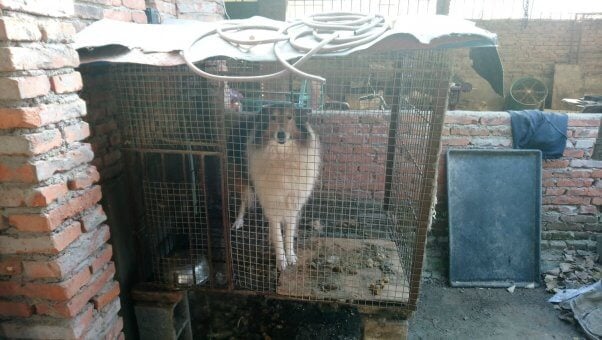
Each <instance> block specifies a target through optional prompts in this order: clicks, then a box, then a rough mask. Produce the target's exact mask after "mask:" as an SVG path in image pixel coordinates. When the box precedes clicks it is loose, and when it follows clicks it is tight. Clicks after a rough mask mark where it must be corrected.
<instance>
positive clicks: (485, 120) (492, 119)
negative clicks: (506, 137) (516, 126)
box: [479, 115, 510, 126]
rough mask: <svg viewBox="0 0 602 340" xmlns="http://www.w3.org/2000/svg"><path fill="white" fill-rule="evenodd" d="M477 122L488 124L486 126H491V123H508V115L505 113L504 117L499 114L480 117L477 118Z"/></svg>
mask: <svg viewBox="0 0 602 340" xmlns="http://www.w3.org/2000/svg"><path fill="white" fill-rule="evenodd" d="M479 123H480V124H481V125H488V126H492V125H510V115H505V116H504V117H501V116H497V117H487V116H484V117H481V119H479Z"/></svg>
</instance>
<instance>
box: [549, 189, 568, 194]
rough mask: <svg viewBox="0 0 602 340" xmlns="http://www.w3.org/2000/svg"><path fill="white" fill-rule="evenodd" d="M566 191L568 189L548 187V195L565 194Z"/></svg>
mask: <svg viewBox="0 0 602 340" xmlns="http://www.w3.org/2000/svg"><path fill="white" fill-rule="evenodd" d="M565 192H566V189H564V188H547V189H546V195H547V196H558V195H564V193H565Z"/></svg>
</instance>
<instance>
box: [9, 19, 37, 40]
mask: <svg viewBox="0 0 602 340" xmlns="http://www.w3.org/2000/svg"><path fill="white" fill-rule="evenodd" d="M41 37H42V34H41V33H40V30H39V29H38V27H37V25H36V24H35V22H32V21H27V20H24V19H21V18H11V17H3V18H1V19H0V40H11V41H37V40H40V38H41Z"/></svg>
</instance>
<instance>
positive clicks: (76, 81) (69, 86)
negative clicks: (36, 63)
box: [50, 72, 83, 93]
mask: <svg viewBox="0 0 602 340" xmlns="http://www.w3.org/2000/svg"><path fill="white" fill-rule="evenodd" d="M50 86H51V88H52V91H54V92H56V93H68V92H76V91H79V90H81V89H82V87H83V84H82V75H81V74H80V73H79V72H71V73H66V74H60V75H56V76H52V77H50Z"/></svg>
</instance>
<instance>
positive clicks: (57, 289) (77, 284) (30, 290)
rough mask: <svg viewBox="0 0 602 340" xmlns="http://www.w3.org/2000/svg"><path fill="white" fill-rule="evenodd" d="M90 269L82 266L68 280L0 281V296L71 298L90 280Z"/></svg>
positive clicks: (49, 298)
mask: <svg viewBox="0 0 602 340" xmlns="http://www.w3.org/2000/svg"><path fill="white" fill-rule="evenodd" d="M90 277H91V275H90V270H89V269H88V267H84V268H83V269H82V270H81V271H79V272H78V273H75V274H74V275H73V276H72V277H71V278H69V279H68V280H65V281H62V282H58V283H32V282H29V283H24V284H21V283H19V282H15V281H0V296H26V297H29V298H41V299H48V300H53V301H66V300H69V299H71V298H72V297H73V296H74V295H75V294H76V293H77V291H78V290H79V289H80V288H81V287H83V286H84V285H85V284H86V283H88V282H89V281H90Z"/></svg>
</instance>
